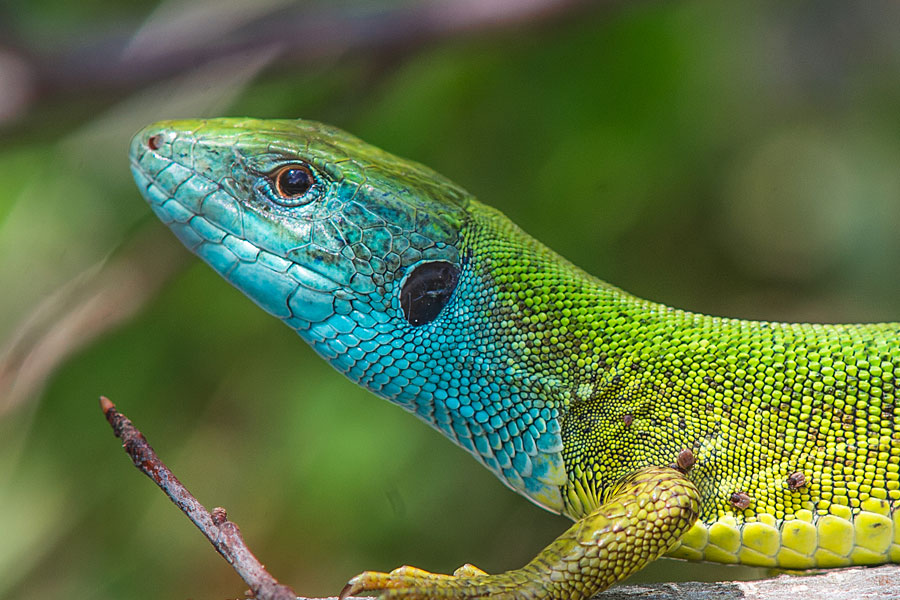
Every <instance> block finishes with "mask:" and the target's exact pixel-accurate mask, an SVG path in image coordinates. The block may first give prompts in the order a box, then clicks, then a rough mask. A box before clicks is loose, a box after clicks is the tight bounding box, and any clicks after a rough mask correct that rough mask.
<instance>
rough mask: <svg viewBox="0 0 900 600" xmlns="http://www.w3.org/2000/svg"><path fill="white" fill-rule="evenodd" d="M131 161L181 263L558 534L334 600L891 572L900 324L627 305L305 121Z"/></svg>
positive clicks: (375, 155)
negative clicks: (680, 565) (441, 442)
mask: <svg viewBox="0 0 900 600" xmlns="http://www.w3.org/2000/svg"><path fill="white" fill-rule="evenodd" d="M131 165H132V170H133V173H134V177H135V179H136V181H137V184H138V186H139V187H140V190H141V192H142V193H143V195H144V196H145V197H146V198H147V200H148V201H149V203H150V206H151V207H152V209H153V210H154V211H155V212H156V214H157V215H158V216H159V217H160V218H161V219H162V220H163V221H164V222H165V223H166V224H167V225H168V226H169V227H170V228H171V229H172V230H173V231H174V233H175V234H176V235H177V236H178V237H179V239H181V241H182V242H184V244H185V245H186V246H188V247H189V248H190V249H191V250H192V251H194V252H195V253H197V254H198V255H199V256H200V257H201V258H203V259H204V260H205V261H206V262H207V263H209V264H210V265H211V266H212V267H213V268H214V269H216V270H217V271H218V272H219V273H220V274H222V275H223V276H224V277H225V278H226V279H228V280H229V281H230V282H231V283H233V284H234V285H235V286H237V287H238V288H240V289H241V290H243V291H244V292H245V293H246V294H247V295H248V296H250V297H251V298H252V299H253V300H254V301H256V303H258V304H259V305H260V306H262V307H263V308H264V309H266V310H267V311H268V312H270V313H271V314H273V315H275V316H276V317H279V318H280V319H282V320H284V322H285V323H287V324H288V325H289V326H290V327H292V328H294V329H295V330H296V331H297V332H298V333H299V334H300V336H301V337H303V339H305V340H306V341H307V342H308V343H309V344H311V345H312V347H313V348H315V350H316V351H317V352H318V353H319V354H321V355H322V356H323V357H324V358H325V359H327V360H328V361H329V362H330V363H331V364H332V365H333V366H334V367H335V368H337V369H338V370H339V371H341V372H342V373H344V374H345V375H346V376H347V377H349V378H350V379H352V380H353V381H356V382H358V383H359V384H360V385H363V386H365V387H366V388H368V389H370V390H371V391H372V392H374V393H375V394H377V395H379V396H382V397H384V398H387V399H388V400H390V401H392V402H394V403H396V404H398V405H400V406H401V407H403V408H404V409H406V410H408V411H410V412H413V413H415V414H416V415H417V416H418V417H419V418H421V419H422V420H424V421H425V422H427V423H428V424H429V425H431V426H432V427H434V428H436V429H438V430H439V431H441V432H442V433H444V434H445V435H446V436H447V437H449V438H450V439H451V440H453V441H454V442H456V443H457V444H459V445H460V446H462V447H463V448H465V449H466V450H468V451H469V452H470V453H471V454H472V455H473V456H474V457H475V458H476V459H477V460H478V461H480V462H481V463H482V464H484V465H485V466H486V467H487V468H489V469H490V470H491V471H493V472H494V473H495V474H496V475H497V476H498V477H499V478H500V479H501V480H502V481H503V482H504V483H505V484H506V485H508V486H509V487H511V488H512V489H513V490H515V491H517V492H519V493H521V494H523V495H525V496H527V497H528V498H530V499H531V500H533V501H534V502H536V503H537V504H539V505H541V506H543V507H545V508H547V509H548V510H551V511H553V512H557V513H561V514H564V515H567V516H568V517H571V518H572V519H573V520H574V521H575V524H574V525H573V526H572V527H571V528H570V529H569V530H568V531H566V532H565V533H563V534H562V535H561V536H560V537H559V538H558V539H557V540H555V541H554V542H553V543H551V544H550V545H549V546H547V548H546V549H545V550H543V551H542V552H541V553H540V554H539V555H538V556H537V557H536V558H535V559H534V560H533V561H532V562H530V563H529V564H527V565H526V566H524V567H523V568H521V569H518V570H514V571H509V572H506V573H501V574H495V575H489V574H487V573H484V572H482V571H480V570H479V569H477V568H476V567H473V566H471V565H465V566H463V567H461V568H460V569H459V570H458V571H457V572H456V573H454V574H453V575H439V574H432V573H428V572H426V571H422V570H419V569H414V568H411V567H401V568H400V569H397V570H395V571H393V572H391V573H376V572H366V573H362V574H361V575H358V576H356V577H354V578H353V579H352V580H351V581H350V583H349V584H348V586H347V588H345V590H344V594H343V595H344V596H346V595H348V594H357V593H360V592H372V591H379V592H382V593H383V595H384V596H387V597H392V598H395V597H404V598H426V597H428V598H474V597H483V596H491V597H498V598H520V597H542V598H586V597H589V596H591V595H592V594H594V593H595V592H597V591H599V590H602V589H604V588H606V587H608V586H609V585H611V584H613V583H615V582H617V581H620V580H622V579H623V578H625V577H627V576H628V575H630V574H631V573H634V572H635V571H637V570H638V569H640V568H642V567H643V566H644V565H646V564H647V563H648V562H650V561H652V560H655V559H656V558H658V557H659V556H662V555H667V556H673V557H680V558H687V559H694V560H708V561H717V562H725V563H742V564H746V565H760V566H771V567H776V566H777V567H783V568H788V569H805V568H811V567H838V566H845V565H865V564H877V563H886V562H898V561H900V476H898V466H900V428H898V425H897V414H898V410H900V409H898V406H897V399H896V398H897V393H898V390H900V344H898V340H900V324H896V323H890V324H871V325H814V324H787V323H768V322H761V321H742V320H736V319H726V318H720V317H711V316H705V315H700V314H694V313H690V312H685V311H681V310H676V309H674V308H670V307H668V306H664V305H662V304H656V303H653V302H649V301H646V300H641V299H638V298H635V297H634V296H631V295H629V294H627V293H625V292H623V291H622V290H619V289H617V288H615V287H613V286H611V285H609V284H607V283H604V282H603V281H600V280H598V279H595V278H594V277H592V276H590V275H588V274H587V273H585V272H583V271H581V270H580V269H578V268H577V267H575V266H573V265H572V264H570V263H569V262H567V261H566V260H564V259H563V258H561V257H559V256H558V255H557V254H555V253H554V252H552V251H551V250H549V249H548V248H546V247H545V246H543V245H542V244H541V243H540V242H538V241H536V240H534V239H533V238H531V237H529V236H528V235H527V234H525V233H524V232H523V231H522V230H521V229H519V228H518V227H516V225H514V224H513V223H512V222H510V221H509V220H508V219H507V218H506V217H505V216H503V215H502V214H500V213H499V212H498V211H496V210H493V209H491V208H489V207H487V206H485V205H483V204H481V203H480V202H478V201H477V200H475V199H474V198H473V197H472V196H471V195H469V194H468V193H467V192H465V191H464V190H463V189H461V188H460V187H459V186H457V185H456V184H454V183H452V182H451V181H449V180H447V179H445V178H444V177H442V176H440V175H438V174H437V173H435V172H433V171H431V170H429V169H428V168H426V167H423V166H421V165H419V164H417V163H414V162H410V161H407V160H403V159H400V158H397V157H395V156H392V155H390V154H388V153H386V152H384V151H382V150H379V149H377V148H375V147H373V146H370V145H368V144H366V143H364V142H362V141H361V140H359V139H357V138H355V137H353V136H351V135H348V134H346V133H344V132H342V131H340V130H338V129H334V128H331V127H328V126H325V125H321V124H318V123H313V122H309V121H286V120H272V121H263V120H253V119H214V120H205V121H204V120H190V121H167V122H161V123H157V124H154V125H151V126H149V127H147V128H145V129H143V130H142V131H140V132H139V133H138V134H137V135H136V136H135V137H134V139H133V141H132V144H131ZM676 458H677V460H676ZM694 462H695V464H694V466H693V469H690V467H691V464H692V463H694ZM673 463H675V464H673Z"/></svg>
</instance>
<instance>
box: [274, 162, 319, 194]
mask: <svg viewBox="0 0 900 600" xmlns="http://www.w3.org/2000/svg"><path fill="white" fill-rule="evenodd" d="M312 184H313V180H312V176H311V175H310V174H309V171H307V170H306V169H285V170H284V171H282V172H281V174H280V175H279V176H278V187H279V188H280V189H281V192H282V193H283V194H284V195H285V196H290V197H294V196H302V195H303V194H305V193H306V192H307V191H309V188H311V187H312Z"/></svg>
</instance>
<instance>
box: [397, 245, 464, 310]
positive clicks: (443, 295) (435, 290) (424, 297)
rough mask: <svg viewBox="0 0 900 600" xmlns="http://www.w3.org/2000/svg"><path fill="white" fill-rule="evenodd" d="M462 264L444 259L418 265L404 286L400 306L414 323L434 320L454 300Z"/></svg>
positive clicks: (408, 276)
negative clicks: (451, 297)
mask: <svg viewBox="0 0 900 600" xmlns="http://www.w3.org/2000/svg"><path fill="white" fill-rule="evenodd" d="M458 280H459V267H457V266H456V265H454V264H451V263H448V262H444V261H439V260H438V261H433V262H426V263H421V264H418V265H415V266H414V267H413V269H412V271H411V272H410V273H409V275H407V277H406V281H404V282H403V287H402V288H401V289H400V307H401V308H402V309H403V316H404V317H406V320H407V321H409V324H410V325H424V324H425V323H430V322H431V321H434V320H435V319H436V318H437V316H438V315H439V314H440V313H441V310H443V308H444V306H446V305H447V302H448V301H449V300H450V296H451V295H452V294H453V290H454V289H456V283H457V281H458Z"/></svg>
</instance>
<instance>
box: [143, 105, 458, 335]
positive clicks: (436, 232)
mask: <svg viewBox="0 0 900 600" xmlns="http://www.w3.org/2000/svg"><path fill="white" fill-rule="evenodd" d="M131 164H132V171H133V173H134V176H135V178H136V180H137V181H138V183H139V186H140V188H141V190H142V192H143V193H144V195H145V197H146V198H147V200H148V201H149V203H150V205H151V207H152V208H153V210H154V211H155V212H156V214H157V215H158V216H159V217H160V218H161V219H162V220H163V221H164V222H165V223H166V224H167V225H169V227H171V228H172V230H173V231H174V232H175V234H176V235H177V236H178V237H179V239H181V241H182V242H184V244H185V245H187V246H188V247H189V248H190V249H191V250H193V251H194V252H195V253H197V254H198V255H199V256H200V257H201V258H203V259H204V260H205V261H206V262H207V263H209V264H210V265H211V266H212V267H213V268H214V269H216V270H217V271H218V272H219V273H220V274H222V275H223V276H224V277H225V278H226V279H228V280H229V281H231V282H232V283H233V284H234V285H236V286H237V287H238V288H240V289H241V290H243V291H244V292H245V293H246V294H247V295H248V296H250V297H251V298H252V299H253V300H255V301H256V302H257V303H258V304H259V305H260V306H262V307H263V308H264V309H266V310H267V311H268V312H270V313H271V314H273V315H275V316H277V317H280V318H282V319H284V320H285V321H287V322H288V323H289V324H290V325H291V326H292V327H293V328H294V329H296V330H298V331H299V332H300V333H301V335H303V336H304V337H305V338H307V340H308V341H310V342H311V343H313V344H314V345H317V344H318V343H319V342H321V341H324V340H323V339H317V338H319V337H321V335H322V334H323V333H327V331H325V330H326V329H327V328H328V326H329V323H331V326H334V325H335V323H342V325H341V326H340V327H338V329H341V328H346V327H349V326H350V324H349V323H344V321H346V320H347V319H358V318H360V317H362V316H363V315H365V316H366V317H367V318H366V319H363V320H364V321H366V322H369V321H370V320H372V321H374V323H372V327H373V328H374V325H375V324H381V325H382V327H381V328H380V329H385V328H386V327H385V326H386V325H387V324H390V323H395V324H397V325H398V326H403V324H404V322H405V323H406V324H407V325H413V326H414V325H421V324H424V323H425V322H428V321H432V320H434V319H435V318H437V317H438V314H439V313H440V311H441V309H442V308H443V307H444V305H445V304H446V303H447V301H449V299H450V296H451V295H452V292H453V288H454V287H455V285H456V283H457V281H458V275H459V270H460V265H459V262H460V253H459V251H458V241H459V231H460V228H461V227H462V224H463V222H464V219H465V212H464V208H465V204H466V201H467V195H466V193H465V192H464V191H463V190H462V189H460V188H459V187H458V186H456V185H455V184H453V183H452V182H450V181H448V180H446V179H444V178H443V177H441V176H440V175H438V174H437V173H434V172H433V171H431V170H429V169H427V168H426V167H424V166H421V165H418V164H416V163H413V162H411V161H404V160H401V159H399V158H396V157H394V156H392V155H390V154H388V153H386V152H383V151H381V150H379V149H378V148H375V147H374V146H370V145H368V144H366V143H364V142H363V141H361V140H359V139H357V138H355V137H353V136H351V135H349V134H347V133H344V132H343V131H340V130H338V129H335V128H331V127H328V126H325V125H322V124H319V123H313V122H309V121H286V120H285V121H272V120H267V121H260V120H253V119H214V120H205V121H204V120H186V121H164V122H160V123H156V124H153V125H151V126H149V127H147V128H145V129H143V130H142V131H141V132H139V133H138V134H137V135H136V136H135V137H134V139H133V141H132V145H131ZM350 315H352V316H350ZM335 318H337V321H334V319H335ZM373 330H374V329H373ZM317 349H318V350H320V351H321V350H322V348H319V347H318V345H317Z"/></svg>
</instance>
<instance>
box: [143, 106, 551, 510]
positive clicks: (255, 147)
mask: <svg viewBox="0 0 900 600" xmlns="http://www.w3.org/2000/svg"><path fill="white" fill-rule="evenodd" d="M131 166H132V171H133V173H134V177H135V180H136V181H137V183H138V187H139V188H140V190H141V192H142V193H143V195H144V196H145V198H146V199H147V201H148V202H149V204H150V206H151V207H152V209H153V210H154V212H155V213H156V214H157V215H158V216H159V217H160V219H162V221H163V222H164V223H166V224H167V225H168V226H169V227H170V228H171V229H172V230H173V231H174V233H175V234H176V235H177V236H178V237H179V239H181V241H182V242H183V243H184V244H185V245H186V246H187V247H188V248H190V249H191V250H192V251H193V252H195V253H196V254H197V255H199V256H200V257H201V258H202V259H203V260H205V261H206V262H207V263H209V265H211V266H212V267H213V268H214V269H215V270H216V271H218V272H219V273H220V274H221V275H222V276H223V277H225V278H226V279H227V280H228V281H230V282H231V283H232V284H234V285H235V286H236V287H238V288H239V289H241V290H242V291H243V292H245V293H246V294H247V295H248V296H250V298H252V299H253V300H254V301H256V303H257V304H259V305H260V306H261V307H263V308H264V309H266V310H267V311H268V312H270V313H271V314H273V315H275V316H277V317H279V318H281V319H282V320H284V321H285V322H286V323H287V324H288V325H289V326H291V327H292V328H294V329H295V330H296V331H297V332H298V333H299V334H300V335H301V336H302V337H303V338H304V339H305V340H306V341H307V342H308V343H309V344H310V345H311V346H312V347H313V348H314V349H315V350H316V351H317V352H318V353H319V354H321V355H322V356H323V357H325V358H326V359H327V360H328V361H329V362H330V363H331V364H332V365H333V366H334V367H336V368H337V369H338V370H339V371H341V372H343V373H344V374H345V375H347V376H348V377H349V378H350V379H352V380H354V381H356V382H357V383H360V384H361V385H363V386H365V387H367V388H369V389H370V390H371V391H373V392H375V393H376V394H378V395H380V396H382V397H385V398H388V399H389V400H392V401H393V402H395V403H397V404H400V405H401V406H403V407H404V408H406V409H407V410H409V411H411V412H414V413H416V414H417V415H418V416H420V417H421V418H422V419H423V420H425V421H427V422H428V423H430V424H431V425H432V426H434V427H436V428H438V429H439V430H441V431H442V432H443V433H445V434H446V435H448V436H449V437H451V438H452V439H454V440H455V441H456V442H457V443H459V444H460V445H462V446H463V447H465V448H466V449H467V450H469V451H470V452H471V453H472V454H474V455H475V456H476V457H478V458H479V459H480V460H481V461H482V462H484V463H485V464H486V465H487V466H488V467H489V468H491V469H492V470H494V471H495V472H496V473H497V474H498V475H500V476H501V478H502V479H504V481H506V482H507V483H508V484H509V485H510V486H511V487H513V488H515V489H517V490H519V491H522V492H524V493H525V494H526V495H528V496H529V497H531V498H532V499H534V500H535V501H537V502H538V503H540V504H543V505H545V506H549V507H551V508H554V509H556V510H559V509H560V507H561V498H560V495H559V494H560V492H559V488H558V486H559V485H560V484H561V482H562V463H561V459H560V458H559V450H560V444H561V442H560V435H559V427H558V423H557V422H556V415H557V411H556V409H555V408H554V406H553V404H552V402H551V401H550V400H549V399H548V397H547V395H546V394H545V393H544V392H543V391H541V392H538V391H535V392H534V393H532V392H530V391H529V389H530V388H532V387H533V388H535V389H537V387H540V386H544V387H546V386H545V380H544V379H541V380H537V379H536V378H534V377H531V376H530V375H529V373H530V372H531V371H530V370H528V369H525V368H519V367H520V364H519V362H517V361H518V358H517V357H516V356H514V355H515V354H516V353H517V352H520V351H519V350H515V346H514V345H513V344H512V343H506V342H504V341H503V340H504V336H506V337H509V336H515V335H519V334H518V333H517V331H516V328H517V324H516V323H517V322H516V318H519V317H517V316H516V314H515V313H516V311H518V310H519V307H518V305H517V303H516V302H512V301H505V300H504V296H503V294H504V292H502V291H501V290H498V288H497V285H508V286H518V284H517V283H515V282H514V275H515V273H513V272H512V271H507V272H502V273H500V272H494V269H495V266H496V265H498V264H501V263H503V262H504V261H506V262H515V265H514V266H512V267H510V269H512V270H514V269H517V268H519V266H518V265H519V263H518V262H516V261H517V259H518V255H519V254H520V252H521V251H523V250H527V248H526V247H525V246H528V244H529V243H531V244H532V246H535V247H536V243H533V240H532V242H529V243H525V244H524V245H523V243H519V242H513V243H506V242H505V241H504V236H506V237H507V238H508V237H509V236H513V237H514V236H515V235H517V234H516V233H515V232H516V231H518V229H517V228H515V226H514V225H513V224H512V223H510V222H509V221H508V220H507V219H506V218H505V217H503V216H502V215H501V214H500V213H497V212H496V211H493V210H492V209H489V208H487V207H484V206H483V205H481V204H479V203H478V202H477V201H475V200H474V199H473V198H472V197H471V196H470V195H469V194H467V193H466V192H465V191H464V190H463V189H462V188H460V187H459V186H457V185H456V184H454V183H453V182H451V181H449V180H448V179H446V178H444V177H442V176H441V175H439V174H437V173H435V172H434V171H432V170H430V169H428V168H426V167H424V166H422V165H419V164H417V163H415V162H412V161H408V160H404V159H401V158H398V157H395V156H393V155H390V154H388V153H386V152H384V151H382V150H379V149H377V148H375V147H374V146H371V145H369V144H366V143H365V142H363V141H361V140H359V139H357V138H355V137H353V136H351V135H349V134H347V133H344V132H343V131H340V130H338V129H335V128H332V127H328V126H325V125H322V124H319V123H314V122H310V121H294V120H291V121H287V120H254V119H212V120H185V121H163V122H160V123H156V124H153V125H150V126H148V127H146V128H144V129H143V130H141V131H140V132H138V133H137V134H136V135H135V137H134V139H133V140H132V143H131ZM510 232H512V233H510ZM528 239H530V238H528ZM507 241H509V240H507ZM479 248H484V251H480V250H479ZM537 251H538V252H542V250H540V249H538V250H537ZM522 264H524V263H522ZM498 282H499V283H498ZM504 282H506V283H505V284H504ZM510 289H512V288H510ZM516 289H518V287H516ZM507 292H508V293H513V292H511V291H510V290H507ZM505 297H506V298H507V299H508V298H509V297H510V296H509V295H508V294H507V296H505ZM522 301H523V302H524V301H525V300H524V298H523V299H522ZM522 306H523V307H524V305H522ZM504 314H505V315H506V316H508V317H509V318H506V317H504ZM505 330H508V331H505ZM526 345H527V343H526V342H524V341H523V342H522V344H521V346H522V347H523V348H524V347H525V346H526ZM533 356H534V358H535V360H538V359H540V360H543V359H542V358H541V357H540V356H539V355H538V354H533ZM526 388H528V389H526ZM513 438H518V439H517V440H514V439H513Z"/></svg>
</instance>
